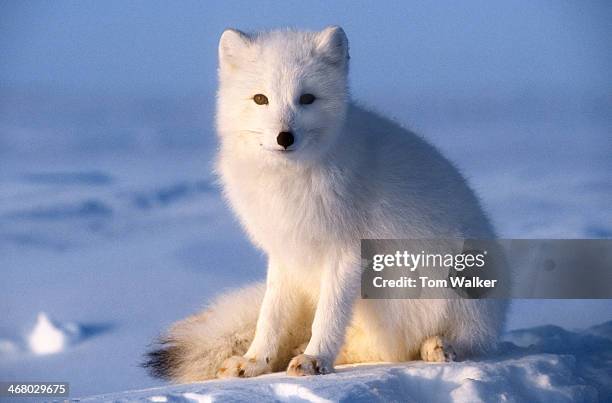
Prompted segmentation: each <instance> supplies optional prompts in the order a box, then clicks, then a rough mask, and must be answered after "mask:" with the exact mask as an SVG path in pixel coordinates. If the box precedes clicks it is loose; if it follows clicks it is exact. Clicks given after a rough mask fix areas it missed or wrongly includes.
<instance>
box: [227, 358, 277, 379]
mask: <svg viewBox="0 0 612 403" xmlns="http://www.w3.org/2000/svg"><path fill="white" fill-rule="evenodd" d="M270 372H272V368H271V367H270V365H269V363H268V362H266V361H265V360H257V359H255V358H247V357H242V356H239V355H235V356H232V357H230V358H228V359H227V360H225V361H224V362H223V364H221V367H220V368H219V370H218V371H217V378H250V377H253V376H257V375H262V374H267V373H270Z"/></svg>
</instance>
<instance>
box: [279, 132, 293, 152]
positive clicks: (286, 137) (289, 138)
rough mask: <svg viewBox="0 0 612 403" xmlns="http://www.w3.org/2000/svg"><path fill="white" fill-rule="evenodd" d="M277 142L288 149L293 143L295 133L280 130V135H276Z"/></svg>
mask: <svg viewBox="0 0 612 403" xmlns="http://www.w3.org/2000/svg"><path fill="white" fill-rule="evenodd" d="M276 142H277V143H278V145H281V146H283V147H284V148H285V150H286V149H287V147H289V146H290V145H291V144H293V134H292V133H291V132H280V133H278V137H276Z"/></svg>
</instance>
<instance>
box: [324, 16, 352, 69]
mask: <svg viewBox="0 0 612 403" xmlns="http://www.w3.org/2000/svg"><path fill="white" fill-rule="evenodd" d="M316 52H317V53H318V54H320V55H321V56H323V57H324V58H325V59H326V60H327V61H329V62H330V63H331V64H338V65H346V64H347V62H348V59H349V45H348V38H347V37H346V34H345V33H344V30H343V29H342V28H341V27H339V26H336V25H334V26H330V27H327V28H325V29H324V30H323V31H321V32H319V33H318V34H317V44H316Z"/></svg>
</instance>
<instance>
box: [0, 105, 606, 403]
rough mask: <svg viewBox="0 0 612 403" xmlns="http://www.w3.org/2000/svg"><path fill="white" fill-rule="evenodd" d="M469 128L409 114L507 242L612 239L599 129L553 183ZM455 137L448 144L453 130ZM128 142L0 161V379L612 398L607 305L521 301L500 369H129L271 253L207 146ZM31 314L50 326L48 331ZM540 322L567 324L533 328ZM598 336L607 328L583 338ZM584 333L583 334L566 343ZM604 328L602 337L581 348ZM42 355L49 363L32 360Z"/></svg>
mask: <svg viewBox="0 0 612 403" xmlns="http://www.w3.org/2000/svg"><path fill="white" fill-rule="evenodd" d="M477 120H478V118H477V117H474V120H473V122H476V121H477ZM473 122H468V123H465V122H464V123H463V124H461V123H457V124H456V125H455V126H454V127H451V126H452V124H451V123H452V122H438V123H439V124H438V125H436V124H432V123H430V122H427V121H425V120H416V125H415V126H417V127H418V128H419V130H420V131H421V132H423V133H427V137H428V138H430V139H431V140H432V141H434V142H435V143H436V144H437V145H439V146H440V148H442V149H443V150H444V152H445V153H447V154H448V155H450V156H451V158H453V160H454V161H456V162H457V163H458V165H459V166H460V168H461V169H462V170H463V171H464V173H465V174H466V175H467V176H468V177H469V178H470V179H471V182H472V183H473V184H474V187H475V188H476V189H477V191H478V192H479V194H480V195H481V196H482V198H483V200H484V204H485V206H486V208H487V210H488V211H490V213H491V216H492V217H493V219H494V220H495V222H496V224H497V227H498V229H499V231H500V233H501V235H502V236H505V237H513V236H515V237H531V236H532V237H538V236H543V235H546V236H550V237H565V236H567V237H601V236H609V235H606V234H610V233H612V222H611V221H610V220H609V209H606V206H607V203H608V201H609V200H610V199H611V198H612V188H611V187H605V186H601V184H603V183H605V182H606V181H607V180H608V177H609V170H606V169H605V168H606V167H609V162H608V160H607V159H606V154H605V153H604V152H603V148H602V146H599V145H598V144H601V143H602V142H604V143H605V140H604V139H603V136H604V134H605V130H606V129H605V125H604V124H603V123H601V122H600V123H598V121H597V120H593V121H590V122H586V123H584V125H583V126H581V129H580V132H581V133H583V138H582V140H583V141H586V142H590V143H591V144H594V145H593V146H590V147H586V146H580V145H576V144H572V146H573V153H572V154H565V153H560V154H559V155H554V156H553V157H551V158H554V160H553V162H554V161H557V159H558V161H562V163H561V162H558V163H555V165H554V166H555V170H556V171H555V172H557V173H559V175H561V174H562V175H561V176H558V175H554V174H553V173H551V172H550V171H549V169H547V166H546V164H542V162H541V160H539V159H537V158H533V157H531V156H525V155H524V154H522V153H521V152H519V151H520V150H522V146H521V145H520V144H522V143H519V145H518V146H516V145H512V143H511V142H508V140H507V135H508V130H509V123H508V122H507V121H500V122H491V123H489V125H488V126H487V128H486V130H485V129H484V128H483V129H482V130H483V131H486V133H487V136H488V137H487V138H483V137H482V136H481V135H480V134H478V133H480V130H481V128H480V126H479V125H480V124H478V125H477V124H476V123H473ZM522 124H523V125H524V126H525V128H527V127H529V128H530V130H535V131H538V130H542V131H544V128H545V126H542V125H540V123H538V122H537V121H536V122H531V123H528V122H525V123H522ZM512 125H513V126H517V125H519V123H517V122H516V121H515V122H514V123H512ZM560 126H563V125H560ZM449 127H450V128H449ZM451 130H452V133H456V137H453V136H450V137H449V136H448V135H447V134H446V133H449V132H451ZM572 130H573V128H572ZM518 132H519V133H520V132H521V129H520V128H519V129H518ZM204 133H207V134H205V135H207V136H209V137H210V138H214V136H213V134H212V133H210V132H207V131H204ZM555 133H556V134H555V136H556V138H557V139H558V141H563V142H570V143H571V142H572V140H571V130H569V129H565V128H563V127H558V128H556V132H555ZM516 136H520V135H519V134H517V135H516ZM516 136H515V137H516ZM505 143H507V144H505ZM568 146H569V145H568ZM134 147H135V148H131V146H130V147H127V146H126V148H125V149H119V150H112V151H100V152H95V153H94V152H90V151H87V149H88V148H86V149H85V150H84V151H78V150H77V149H72V148H68V150H66V151H64V152H56V151H53V152H50V153H42V152H37V153H34V154H33V155H27V154H19V153H13V154H8V155H6V158H4V159H2V160H1V162H0V164H2V168H1V169H0V183H1V187H2V189H3V190H2V193H1V195H0V217H1V225H0V267H1V268H2V277H3V281H2V282H0V295H2V311H3V313H2V315H0V378H2V379H4V380H15V381H17V380H28V379H29V380H36V379H39V380H40V379H45V380H57V381H70V383H71V396H73V397H75V396H88V395H96V394H100V393H110V392H119V391H127V390H134V389H143V388H151V387H156V386H157V387H160V386H161V387H162V388H161V389H152V390H146V391H143V392H130V393H127V394H124V395H122V394H119V395H104V396H105V397H103V398H101V399H103V400H104V399H106V398H107V397H109V396H110V397H112V398H113V399H114V398H117V399H119V398H125V399H130V400H131V399H144V400H147V399H149V400H155V399H157V400H159V399H162V400H163V399H164V398H165V399H167V401H198V399H200V401H209V400H210V399H213V400H215V399H220V398H223V397H225V398H228V397H229V396H230V395H231V396H232V398H234V399H240V398H242V399H243V400H245V401H246V400H249V399H252V398H254V397H257V398H261V399H264V400H265V399H268V398H274V399H277V400H281V401H282V400H286V401H290V400H299V399H301V400H304V401H317V399H323V401H324V399H331V400H336V399H339V398H343V397H346V398H347V399H349V398H353V397H355V398H356V397H358V396H363V399H364V400H367V399H374V400H376V399H386V398H393V399H396V400H410V399H413V400H415V401H418V400H420V399H422V398H425V397H427V396H432V397H433V396H434V395H435V396H437V397H440V398H441V400H442V401H444V399H453V400H455V401H461V400H462V399H463V400H477V399H484V400H490V398H491V396H495V397H497V398H499V399H503V398H504V396H505V398H506V399H507V400H508V401H513V400H546V399H549V398H550V399H554V400H555V401H563V400H572V399H574V398H575V399H579V400H580V399H582V400H585V401H592V400H594V398H593V396H595V395H594V393H600V398H601V394H602V393H604V394H608V396H609V394H610V389H609V387H607V386H606V385H608V384H611V382H610V375H609V374H610V373H612V371H611V370H610V367H609V362H610V352H611V351H612V349H611V348H610V345H609V344H605V342H603V341H601V338H604V339H605V338H606V337H607V338H608V339H609V338H610V326H611V325H610V323H609V322H607V321H608V320H610V319H611V317H612V302H611V301H607V300H602V301H580V300H574V301H568V300H551V301H548V300H536V301H528V300H518V301H514V302H513V304H512V307H511V311H510V316H509V321H508V329H510V330H512V329H517V328H527V329H528V330H527V331H516V332H511V333H508V337H509V339H508V340H510V341H512V343H513V344H512V345H513V346H515V347H513V348H512V349H510V352H511V353H508V354H506V355H505V356H503V358H498V357H495V356H493V357H489V358H487V359H485V360H484V361H480V362H462V363H456V364H450V365H447V366H444V365H427V364H423V363H407V364H397V365H389V364H381V365H374V366H357V367H346V368H341V370H340V371H339V372H338V373H337V374H335V375H332V376H331V377H329V378H328V377H321V378H316V379H297V380H296V379H292V378H291V379H290V378H286V377H283V376H282V375H279V374H274V375H270V376H268V377H264V378H260V379H254V380H247V381H243V380H240V381H235V382H231V381H229V382H228V381H212V382H207V383H202V384H196V385H193V386H170V387H164V386H163V385H164V382H162V381H160V380H157V379H152V378H150V377H148V375H147V374H146V372H145V371H144V369H142V368H140V367H139V366H138V364H139V363H140V362H142V357H143V354H144V353H145V352H146V350H147V348H148V345H149V344H150V343H151V342H152V341H153V340H154V339H155V337H157V336H158V335H159V334H160V332H161V331H163V330H164V329H165V328H167V327H168V326H169V325H170V324H171V323H172V322H174V321H176V320H177V319H179V318H183V317H185V316H187V315H188V314H191V313H193V312H195V311H197V310H198V309H200V308H201V307H202V306H203V305H204V304H205V303H206V302H207V301H208V300H210V299H211V298H212V297H213V296H214V295H217V294H218V293H220V292H223V290H226V289H230V288H233V287H237V286H240V285H242V284H246V283H249V282H252V281H254V280H257V279H261V278H262V277H263V275H264V268H265V257H264V256H262V254H261V253H260V252H258V251H256V250H255V249H254V248H253V247H252V245H251V244H250V243H249V242H248V240H247V239H246V237H245V235H244V234H243V232H242V231H241V229H240V228H239V226H238V224H237V223H236V221H235V219H234V218H233V216H232V214H231V212H230V211H228V209H227V207H226V206H225V205H224V203H223V201H222V200H221V197H220V194H219V188H218V185H217V184H216V182H215V180H214V177H213V176H212V174H211V161H212V156H213V152H214V146H212V145H211V144H206V142H203V143H202V144H199V145H197V146H193V147H170V148H167V147H162V146H155V147H153V148H152V149H149V148H147V147H145V148H141V147H140V146H138V145H136V146H134ZM532 147H533V149H532V150H530V153H531V154H537V153H539V152H547V150H549V149H550V145H549V144H547V143H538V142H536V141H534V142H532ZM515 148H518V150H515ZM486 150H488V152H486ZM474 153H476V155H480V158H474V157H473V156H474V155H475V154H474ZM513 161H517V162H520V163H518V166H514V165H515V164H513ZM542 190H546V191H542ZM559 196H561V197H559ZM39 312H44V313H45V315H47V316H48V317H49V318H52V319H50V320H49V322H48V323H47V320H45V318H44V317H42V318H38V317H37V316H38V313H39ZM586 312H588V314H585V313H586ZM37 322H38V326H37ZM52 323H54V324H52ZM69 323H73V324H77V326H78V328H79V333H80V336H79V337H78V338H76V339H71V340H72V341H70V340H68V339H70V338H69V337H68V333H69V332H67V330H66V324H69ZM602 323H603V324H602ZM45 324H46V325H45ZM548 324H555V325H557V326H561V327H564V328H566V329H568V330H562V329H561V328H560V327H554V328H540V327H536V328H533V327H534V326H541V325H548ZM597 324H602V325H601V326H600V327H592V326H594V325H597ZM43 325H44V326H43ZM34 328H37V329H38V330H37V332H35V333H34V334H37V335H38V336H40V333H45V332H43V331H42V330H44V329H45V328H46V329H47V330H46V332H47V333H51V334H53V333H55V334H56V336H57V337H58V339H59V340H61V343H60V342H59V341H58V343H57V345H56V346H55V348H51V349H49V346H48V345H46V344H47V343H48V342H49V340H50V339H49V338H47V337H37V338H36V339H37V343H35V344H36V345H37V346H38V347H36V348H34V349H31V348H30V347H31V346H30V343H29V336H30V335H32V329H34ZM576 328H588V329H590V330H589V332H590V333H588V335H587V334H586V333H581V332H578V333H574V332H572V329H576ZM62 329H63V330H62ZM538 329H540V330H538ZM541 329H545V330H546V329H548V330H546V331H543V330H541ZM39 332H40V333H39ZM547 332H549V333H547ZM598 332H599V333H598ZM597 334H599V337H600V338H598V339H593V338H591V337H595V335H597ZM593 340H595V341H596V342H597V343H600V344H597V343H595V344H596V347H597V348H591V343H592V342H593ZM39 342H40V344H42V347H44V348H42V350H41V345H40V344H39ZM568 343H569V344H568ZM602 343H603V344H602ZM60 344H61V347H59V345H60ZM532 344H534V345H536V346H537V347H536V348H533V347H529V346H530V345H532ZM570 345H571V347H568V346H570ZM50 350H54V351H55V353H54V354H44V355H39V354H36V351H38V352H40V351H50ZM599 361H601V363H600V364H598V362H599ZM333 391H337V392H333ZM436 394H437V395H436ZM121 396H123V397H121ZM110 397H109V398H110Z"/></svg>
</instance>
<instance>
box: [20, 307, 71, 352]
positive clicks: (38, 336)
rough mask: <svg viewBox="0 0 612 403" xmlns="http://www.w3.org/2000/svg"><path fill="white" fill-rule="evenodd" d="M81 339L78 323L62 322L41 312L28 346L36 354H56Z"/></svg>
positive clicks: (29, 336)
mask: <svg viewBox="0 0 612 403" xmlns="http://www.w3.org/2000/svg"><path fill="white" fill-rule="evenodd" d="M80 339H81V329H80V327H79V326H78V325H77V324H76V323H66V324H60V323H56V322H54V321H52V320H51V319H50V318H49V317H48V316H47V314H45V313H44V312H40V313H39V314H38V318H37V320H36V325H35V326H34V328H33V329H32V332H31V333H30V334H29V335H28V337H27V341H28V347H29V348H30V351H32V352H33V353H34V354H38V355H44V354H55V353H59V352H62V351H64V350H65V349H66V348H67V347H69V346H71V345H73V344H75V343H77V342H78V341H79V340H80Z"/></svg>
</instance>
